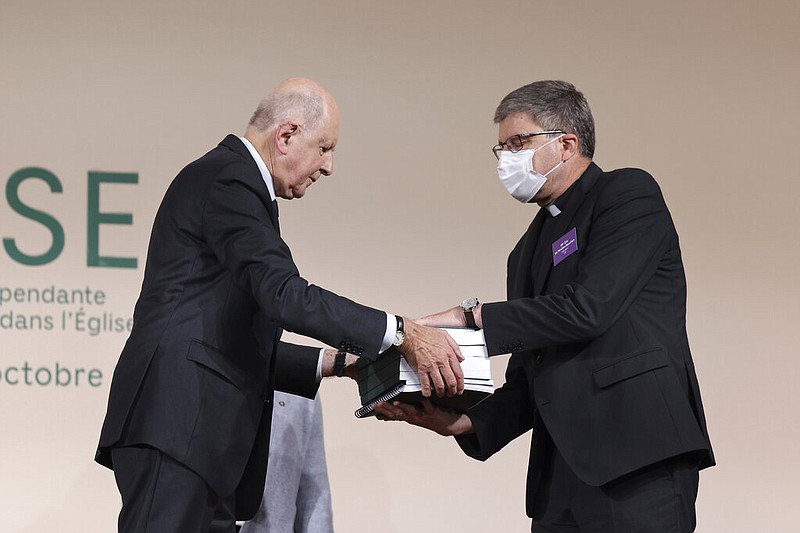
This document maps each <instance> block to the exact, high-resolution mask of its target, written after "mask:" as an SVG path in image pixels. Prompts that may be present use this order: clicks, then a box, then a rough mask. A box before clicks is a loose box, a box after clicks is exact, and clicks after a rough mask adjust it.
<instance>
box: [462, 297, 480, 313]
mask: <svg viewBox="0 0 800 533" xmlns="http://www.w3.org/2000/svg"><path fill="white" fill-rule="evenodd" d="M477 306H478V299H477V298H467V299H466V300H464V301H463V302H461V307H463V308H464V310H465V311H472V310H473V309H475V308H476V307H477Z"/></svg>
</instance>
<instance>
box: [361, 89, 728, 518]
mask: <svg viewBox="0 0 800 533" xmlns="http://www.w3.org/2000/svg"><path fill="white" fill-rule="evenodd" d="M495 122H496V123H497V124H498V126H499V130H498V133H499V135H498V138H499V143H498V144H497V145H496V146H495V147H494V148H493V149H492V151H493V152H494V154H495V156H496V157H497V159H498V165H497V171H498V177H499V178H500V181H501V183H502V184H503V186H504V187H505V189H506V190H507V191H508V193H509V194H511V196H513V197H514V198H515V199H517V200H518V201H520V202H524V203H529V202H535V203H536V204H538V205H539V206H540V207H542V208H543V209H540V210H539V212H538V213H537V214H536V216H535V218H534V219H533V222H532V223H531V225H530V227H529V228H528V230H527V231H526V233H525V234H524V235H523V236H522V238H521V239H520V241H519V242H518V244H517V246H516V247H515V248H514V250H513V251H512V252H511V255H510V256H509V259H508V300H507V301H504V302H494V303H485V304H479V303H478V301H477V299H476V298H470V299H468V300H465V301H464V302H463V303H462V305H461V306H456V307H453V308H451V309H448V310H446V311H443V312H441V313H437V314H435V315H430V316H428V317H426V318H425V319H423V323H425V324H427V325H445V326H472V327H478V328H483V330H484V335H485V338H486V345H487V349H488V351H489V354H490V355H495V354H501V353H508V352H511V353H512V356H511V358H510V359H509V363H508V368H507V371H506V382H505V384H504V385H503V386H502V387H501V388H499V389H498V390H497V391H495V394H494V395H492V396H491V397H489V398H487V399H486V400H484V401H483V402H481V403H479V404H477V405H476V406H475V407H473V408H472V409H470V410H469V411H468V412H467V413H463V414H462V413H454V412H450V411H445V410H442V409H438V408H435V407H433V406H432V405H431V404H430V403H429V402H426V403H425V404H424V405H423V408H421V409H419V408H416V407H413V406H410V405H405V404H400V403H394V404H381V405H380V406H378V407H377V408H376V411H377V412H378V413H379V417H381V418H384V419H390V420H404V421H407V422H409V423H410V424H413V425H418V426H421V427H424V428H427V429H430V430H433V431H436V432H437V433H439V434H441V435H446V436H455V437H456V440H457V442H458V444H459V446H460V447H461V449H462V450H463V451H464V452H465V453H466V454H468V455H469V456H471V457H474V458H476V459H479V460H485V459H487V458H488V457H490V456H491V455H493V454H494V453H496V452H497V451H499V450H500V449H501V448H503V447H504V446H505V445H506V444H508V443H509V442H510V441H511V440H513V439H515V438H516V437H518V436H520V435H522V434H523V433H525V432H527V431H528V430H530V429H532V430H533V432H532V433H533V435H532V443H531V454H530V461H529V464H528V482H527V499H526V510H527V513H528V516H530V517H532V518H533V523H532V531H533V532H536V533H551V532H572V533H576V532H581V533H583V532H601V533H605V532H611V531H613V532H615V533H663V532H666V531H670V532H680V533H683V532H690V531H694V528H695V524H696V519H695V509H694V504H695V499H696V496H697V488H698V471H699V470H700V469H702V468H706V467H709V466H712V465H714V455H713V452H712V449H711V443H710V440H709V437H708V432H707V429H706V423H705V415H704V413H703V407H702V402H701V398H700V391H699V388H698V384H697V377H696V375H695V371H694V364H693V361H692V356H691V353H690V350H689V342H688V339H687V335H686V324H685V315H686V282H685V276H684V271H683V264H682V261H681V254H680V248H679V246H678V235H677V233H676V231H675V227H674V225H673V223H672V219H671V216H670V214H669V211H668V210H667V206H666V204H665V203H664V199H663V197H662V195H661V191H660V189H659V187H658V185H657V184H656V182H655V180H654V179H653V178H652V176H650V175H649V174H647V173H646V172H644V171H642V170H639V169H630V168H626V169H620V170H614V171H611V172H604V171H603V170H601V169H600V167H598V166H597V165H596V164H595V163H594V162H593V161H592V158H593V157H594V146H595V139H594V120H593V118H592V114H591V111H590V110H589V106H588V103H587V102H586V99H585V98H584V96H583V94H581V93H580V92H579V91H577V90H576V89H575V87H574V86H572V85H571V84H569V83H566V82H561V81H540V82H535V83H532V84H529V85H526V86H524V87H521V88H519V89H517V90H515V91H513V92H511V93H510V94H509V95H507V96H506V97H505V98H504V99H503V101H502V102H501V103H500V105H499V106H498V108H497V110H496V113H495Z"/></svg>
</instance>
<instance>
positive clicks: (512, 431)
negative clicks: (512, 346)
mask: <svg viewBox="0 0 800 533" xmlns="http://www.w3.org/2000/svg"><path fill="white" fill-rule="evenodd" d="M523 365H524V361H523V360H522V359H521V358H520V357H519V356H517V355H513V356H511V358H510V359H509V360H508V367H507V368H506V382H505V383H504V384H503V386H502V387H500V388H499V389H497V390H496V391H495V392H494V394H492V395H491V396H489V397H488V398H486V399H485V400H483V401H482V402H480V403H478V404H477V405H475V406H474V407H472V408H471V409H470V410H469V411H467V416H468V417H469V418H470V420H471V421H472V427H473V430H474V433H471V434H468V435H462V436H459V437H456V442H458V445H459V446H460V447H461V449H462V450H463V452H464V453H465V454H467V455H468V456H470V457H472V458H473V459H478V460H479V461H485V460H486V459H488V458H489V457H491V456H492V455H494V454H495V453H496V452H498V451H499V450H500V449H502V448H503V447H504V446H505V445H506V444H508V443H509V442H511V441H512V440H514V439H516V438H517V437H519V436H520V435H522V434H523V433H525V432H526V431H528V430H529V429H531V427H533V420H534V410H533V407H532V406H531V397H532V396H533V395H532V393H531V392H530V390H529V389H528V380H527V376H526V374H525V370H524V368H523Z"/></svg>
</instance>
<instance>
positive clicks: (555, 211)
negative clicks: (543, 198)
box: [544, 203, 561, 217]
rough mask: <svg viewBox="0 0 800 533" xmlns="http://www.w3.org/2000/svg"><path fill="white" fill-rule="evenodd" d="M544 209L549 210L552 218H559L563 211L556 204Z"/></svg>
mask: <svg viewBox="0 0 800 533" xmlns="http://www.w3.org/2000/svg"><path fill="white" fill-rule="evenodd" d="M544 208H545V209H547V212H548V213H550V216H551V217H557V216H558V215H560V214H561V209H559V208H558V206H557V205H556V204H554V203H553V204H550V205H546V206H544Z"/></svg>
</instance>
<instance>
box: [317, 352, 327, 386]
mask: <svg viewBox="0 0 800 533" xmlns="http://www.w3.org/2000/svg"><path fill="white" fill-rule="evenodd" d="M324 355H325V348H320V349H319V360H318V361H317V383H319V382H320V381H322V358H323V356H324Z"/></svg>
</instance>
